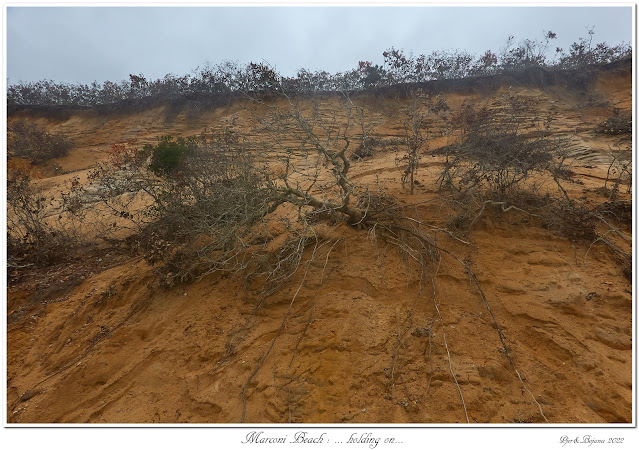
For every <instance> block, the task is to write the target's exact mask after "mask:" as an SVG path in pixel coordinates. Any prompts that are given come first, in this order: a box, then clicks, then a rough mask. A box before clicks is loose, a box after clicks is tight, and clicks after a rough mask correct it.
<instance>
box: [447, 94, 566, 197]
mask: <svg viewBox="0 0 639 450" xmlns="http://www.w3.org/2000/svg"><path fill="white" fill-rule="evenodd" d="M531 106H532V105H531V104H530V103H529V100H528V99H526V98H522V97H519V96H511V95H506V96H504V97H502V99H501V100H500V102H499V103H498V104H497V105H495V107H494V108H491V109H489V108H487V107H483V108H481V109H476V108H475V107H473V106H472V105H465V106H463V107H462V109H461V110H460V111H459V112H457V113H456V114H455V115H454V116H453V117H452V121H451V122H452V123H451V125H452V127H453V129H455V130H458V134H459V141H458V142H457V143H455V144H453V145H449V146H447V147H445V148H444V149H443V150H442V152H443V153H444V154H445V155H446V163H445V165H444V168H443V170H442V173H441V174H440V176H439V179H438V183H439V186H440V189H443V188H446V189H451V190H452V191H453V192H455V193H461V192H465V193H467V194H470V195H475V196H479V197H483V198H487V199H491V200H497V201H502V200H504V199H506V198H507V197H508V196H511V195H512V194H513V192H516V191H517V190H518V189H519V187H520V185H522V184H523V183H524V182H528V181H529V180H530V179H531V178H532V177H533V176H535V175H539V174H544V173H545V174H551V175H552V176H553V178H554V179H555V181H557V183H559V181H558V180H559V177H561V175H562V174H563V172H562V169H564V167H563V163H564V161H565V155H566V154H567V149H568V144H567V143H566V142H565V141H564V140H562V139H560V138H555V137H552V135H551V134H550V133H549V132H548V130H547V129H546V127H541V124H539V123H537V122H535V121H534V119H531V117H530V115H529V114H530V111H531ZM526 125H528V126H527V127H526ZM527 128H534V132H531V131H530V130H529V129H527ZM540 128H541V129H540ZM558 161H559V162H558ZM559 186H560V185H559ZM560 187H561V186H560Z"/></svg>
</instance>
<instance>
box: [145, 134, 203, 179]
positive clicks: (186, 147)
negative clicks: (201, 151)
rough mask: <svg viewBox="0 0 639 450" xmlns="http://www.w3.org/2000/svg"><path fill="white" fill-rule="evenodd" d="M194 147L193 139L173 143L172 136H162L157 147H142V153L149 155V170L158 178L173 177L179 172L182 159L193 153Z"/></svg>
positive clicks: (149, 145) (147, 145)
mask: <svg viewBox="0 0 639 450" xmlns="http://www.w3.org/2000/svg"><path fill="white" fill-rule="evenodd" d="M195 146H196V142H195V140H194V139H193V138H188V139H184V138H178V139H177V140H175V141H174V140H173V136H162V137H161V138H160V142H159V143H158V144H157V145H155V146H153V145H151V144H146V145H145V146H144V152H147V153H148V154H150V155H151V162H150V164H149V169H151V171H152V172H153V173H154V174H156V175H158V176H171V175H174V174H176V173H178V172H179V168H180V166H181V164H182V163H183V161H184V157H185V156H187V155H189V154H192V153H193V151H194V148H195Z"/></svg>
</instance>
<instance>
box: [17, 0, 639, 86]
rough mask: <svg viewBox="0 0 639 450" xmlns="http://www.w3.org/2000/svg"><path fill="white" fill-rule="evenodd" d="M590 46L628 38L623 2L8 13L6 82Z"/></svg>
mask: <svg viewBox="0 0 639 450" xmlns="http://www.w3.org/2000/svg"><path fill="white" fill-rule="evenodd" d="M590 26H594V27H595V35H594V42H595V43H596V42H602V41H605V42H608V43H614V44H617V43H621V42H622V41H625V42H630V41H631V39H632V7H630V6H626V7H515V6H511V7H468V6H466V7H459V6H458V7H433V6H423V7H274V6H270V7H204V8H202V7H9V8H7V29H6V33H7V34H6V39H7V40H6V42H7V74H6V76H7V77H8V78H9V84H14V83H17V82H20V81H24V82H26V81H35V80H43V79H52V80H56V81H64V82H72V83H76V82H81V83H88V82H91V81H94V80H95V81H98V82H103V81H105V80H112V81H119V80H122V79H125V78H128V75H129V74H130V73H133V74H139V73H142V74H144V75H145V76H146V77H147V78H159V77H163V76H164V75H165V74H167V73H173V74H176V75H183V74H187V73H190V72H191V70H192V69H195V68H196V67H198V66H201V65H203V64H204V63H205V62H207V61H210V62H211V63H218V62H222V61H225V60H231V61H238V62H241V63H246V62H249V61H255V62H259V61H262V60H266V61H268V62H269V63H270V64H272V65H274V66H275V67H276V68H277V69H278V71H280V72H281V73H282V74H284V75H294V74H295V73H296V71H297V70H298V69H300V68H307V69H311V70H314V69H324V70H328V71H329V72H337V71H343V70H348V69H351V68H353V67H355V66H356V65H357V62H358V61H362V60H366V61H372V62H373V63H376V64H381V63H382V62H383V56H382V52H383V51H384V50H386V49H388V48H390V47H391V46H394V47H395V48H401V49H404V50H405V51H406V52H411V51H412V52H413V53H414V54H421V53H430V52H431V51H433V50H439V49H463V50H468V51H470V52H472V53H480V52H484V51H485V50H488V49H491V50H493V51H494V52H498V51H499V49H500V48H501V47H502V46H503V45H504V43H505V41H506V38H507V37H508V35H509V34H512V35H514V36H515V38H516V39H517V40H519V39H524V38H531V39H541V37H542V34H543V32H544V31H548V30H552V31H553V32H555V33H557V38H558V39H557V40H556V41H555V42H554V43H553V48H554V46H561V47H563V48H565V49H566V48H567V47H568V46H569V45H570V43H572V42H574V41H575V40H577V39H578V38H579V37H582V36H587V31H586V27H590Z"/></svg>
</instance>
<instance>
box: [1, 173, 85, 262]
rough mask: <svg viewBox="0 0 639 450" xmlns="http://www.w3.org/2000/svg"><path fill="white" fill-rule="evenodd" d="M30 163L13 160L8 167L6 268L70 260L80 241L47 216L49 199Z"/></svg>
mask: <svg viewBox="0 0 639 450" xmlns="http://www.w3.org/2000/svg"><path fill="white" fill-rule="evenodd" d="M37 177H38V174H37V172H36V171H35V170H33V168H31V167H30V166H29V165H28V164H24V163H22V164H21V163H15V162H10V163H9V164H8V170H7V228H8V229H7V268H8V269H9V270H18V271H19V270H21V269H27V268H39V267H45V266H49V265H51V264H55V263H58V262H62V261H65V260H69V259H70V258H71V257H72V252H73V249H74V248H77V247H78V245H79V242H78V241H77V240H74V239H72V236H71V235H70V233H69V232H68V230H66V229H64V228H62V227H54V226H52V224H51V219H50V218H48V214H47V207H48V206H49V198H48V197H46V196H45V193H44V192H43V191H42V189H40V187H39V186H38V185H37V183H35V182H34V180H35V179H36V178H37Z"/></svg>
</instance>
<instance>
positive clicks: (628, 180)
mask: <svg viewBox="0 0 639 450" xmlns="http://www.w3.org/2000/svg"><path fill="white" fill-rule="evenodd" d="M611 156H612V160H611V161H610V164H609V165H608V171H607V173H606V182H605V183H604V191H605V192H607V193H608V201H614V200H615V199H616V198H617V196H618V195H619V188H620V187H621V186H622V185H625V186H626V194H629V193H630V192H631V191H632V151H631V150H630V148H628V149H627V150H626V151H617V152H611ZM609 183H610V186H609Z"/></svg>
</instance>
